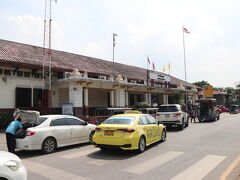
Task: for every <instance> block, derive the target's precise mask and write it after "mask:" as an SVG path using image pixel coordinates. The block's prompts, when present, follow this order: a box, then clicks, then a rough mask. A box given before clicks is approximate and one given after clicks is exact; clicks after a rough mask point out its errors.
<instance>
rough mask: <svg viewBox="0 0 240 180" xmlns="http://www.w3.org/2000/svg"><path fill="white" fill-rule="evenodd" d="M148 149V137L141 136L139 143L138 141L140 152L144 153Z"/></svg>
mask: <svg viewBox="0 0 240 180" xmlns="http://www.w3.org/2000/svg"><path fill="white" fill-rule="evenodd" d="M145 149H146V139H145V138H144V136H141V138H140V140H139V143H138V152H140V153H142V152H144V151H145Z"/></svg>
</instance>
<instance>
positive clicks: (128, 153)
mask: <svg viewBox="0 0 240 180" xmlns="http://www.w3.org/2000/svg"><path fill="white" fill-rule="evenodd" d="M161 143H162V142H156V143H154V144H151V145H149V146H148V147H146V149H145V152H143V153H146V152H147V151H148V150H150V149H151V148H154V147H158V145H160V144H161ZM141 154H142V153H139V152H138V151H137V150H122V149H109V150H104V151H103V150H101V149H99V151H96V152H93V153H90V154H88V155H87V156H88V157H89V158H92V159H100V160H101V159H102V160H125V159H129V158H132V157H136V156H138V155H141Z"/></svg>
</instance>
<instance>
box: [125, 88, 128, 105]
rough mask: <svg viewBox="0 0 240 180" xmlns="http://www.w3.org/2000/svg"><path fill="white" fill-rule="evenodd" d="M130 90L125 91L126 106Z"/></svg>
mask: <svg viewBox="0 0 240 180" xmlns="http://www.w3.org/2000/svg"><path fill="white" fill-rule="evenodd" d="M128 105H129V104H128V91H125V106H126V107H128Z"/></svg>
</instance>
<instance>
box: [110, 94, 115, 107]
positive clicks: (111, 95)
mask: <svg viewBox="0 0 240 180" xmlns="http://www.w3.org/2000/svg"><path fill="white" fill-rule="evenodd" d="M114 105H115V104H114V90H111V91H110V106H111V107H113V106H114Z"/></svg>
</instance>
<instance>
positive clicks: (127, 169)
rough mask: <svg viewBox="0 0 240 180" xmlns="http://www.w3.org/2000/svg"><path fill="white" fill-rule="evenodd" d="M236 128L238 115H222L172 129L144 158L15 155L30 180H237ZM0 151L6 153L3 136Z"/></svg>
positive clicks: (63, 152) (80, 150)
mask: <svg viewBox="0 0 240 180" xmlns="http://www.w3.org/2000/svg"><path fill="white" fill-rule="evenodd" d="M239 127H240V114H236V115H229V114H221V119H220V120H219V121H216V122H212V123H194V124H190V126H189V127H188V128H187V129H185V130H184V131H177V130H174V129H170V130H169V131H168V139H167V141H166V142H164V143H157V144H154V145H152V146H151V147H149V148H147V150H146V151H145V152H144V153H142V154H137V153H136V152H132V151H130V152H129V151H110V152H102V151H101V150H99V149H97V148H93V146H91V145H89V144H83V145H77V146H71V147H66V148H61V149H59V150H58V151H57V152H55V153H53V154H49V155H44V154H42V153H41V152H40V151H34V152H24V151H21V152H18V155H19V156H20V158H21V159H22V160H23V162H24V164H25V165H26V167H27V168H28V177H29V180H45V179H66V178H67V179H68V180H70V179H98V180H106V179H114V180H115V179H116V180H117V179H138V180H139V179H154V180H156V179H161V180H165V179H173V180H198V179H204V180H215V179H221V178H222V179H224V177H227V178H226V179H238V178H237V177H238V172H240V171H239V169H238V168H240V167H239V162H240V140H239V137H240V130H239V129H240V128H239ZM0 149H1V150H6V145H5V136H4V135H3V134H2V135H0ZM235 167H236V168H235ZM230 172H232V173H231V174H230V175H229V176H228V174H229V173H230Z"/></svg>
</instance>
